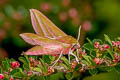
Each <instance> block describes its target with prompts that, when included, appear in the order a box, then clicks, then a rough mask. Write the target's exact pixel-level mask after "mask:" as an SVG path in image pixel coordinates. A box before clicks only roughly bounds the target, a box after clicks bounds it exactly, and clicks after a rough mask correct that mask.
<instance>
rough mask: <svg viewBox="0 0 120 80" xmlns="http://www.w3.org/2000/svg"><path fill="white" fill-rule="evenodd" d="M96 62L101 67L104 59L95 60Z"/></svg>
mask: <svg viewBox="0 0 120 80" xmlns="http://www.w3.org/2000/svg"><path fill="white" fill-rule="evenodd" d="M94 62H95V63H96V64H97V65H99V64H101V63H102V62H103V59H100V58H94Z"/></svg>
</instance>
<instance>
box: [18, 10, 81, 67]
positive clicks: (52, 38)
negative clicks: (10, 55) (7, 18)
mask: <svg viewBox="0 0 120 80" xmlns="http://www.w3.org/2000/svg"><path fill="white" fill-rule="evenodd" d="M30 15H31V22H32V26H33V28H34V31H35V32H36V34H34V33H22V34H20V36H21V37H22V38H23V39H24V41H25V42H27V43H29V44H31V45H34V47H33V48H31V49H29V50H28V51H26V52H25V54H26V55H36V56H37V55H55V54H59V58H60V57H61V56H62V54H63V55H66V54H68V56H69V62H70V55H73V56H74V57H75V58H76V61H77V62H79V59H78V58H77V56H76V55H75V54H73V50H74V49H79V48H80V44H79V42H78V40H77V39H75V38H74V37H72V36H70V35H67V34H65V33H64V32H63V31H62V30H60V29H59V28H58V27H57V26H56V25H55V24H54V23H52V21H50V20H49V19H48V18H47V17H46V16H45V15H44V14H43V13H41V12H40V11H38V10H36V9H30ZM80 28H81V27H80ZM79 35H80V29H79ZM78 39H79V36H78ZM59 58H58V59H57V60H56V62H57V61H58V60H59ZM56 62H55V63H56ZM55 63H54V65H55Z"/></svg>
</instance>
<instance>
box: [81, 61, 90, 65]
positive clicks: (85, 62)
mask: <svg viewBox="0 0 120 80" xmlns="http://www.w3.org/2000/svg"><path fill="white" fill-rule="evenodd" d="M81 62H82V63H84V64H86V65H87V66H89V63H88V62H87V61H86V60H81Z"/></svg>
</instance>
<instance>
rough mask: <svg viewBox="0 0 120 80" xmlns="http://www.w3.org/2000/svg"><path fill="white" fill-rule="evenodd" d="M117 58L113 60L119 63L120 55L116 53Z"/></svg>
mask: <svg viewBox="0 0 120 80" xmlns="http://www.w3.org/2000/svg"><path fill="white" fill-rule="evenodd" d="M114 57H115V59H114V60H113V62H114V63H117V62H118V61H119V60H120V55H119V54H117V53H114Z"/></svg>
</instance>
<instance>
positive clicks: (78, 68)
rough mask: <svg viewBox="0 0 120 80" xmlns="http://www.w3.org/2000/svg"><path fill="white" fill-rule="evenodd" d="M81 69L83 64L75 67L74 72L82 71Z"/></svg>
mask: <svg viewBox="0 0 120 80" xmlns="http://www.w3.org/2000/svg"><path fill="white" fill-rule="evenodd" d="M81 67H82V65H81V64H78V65H77V66H76V67H75V69H74V71H79V70H80V69H81Z"/></svg>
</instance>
